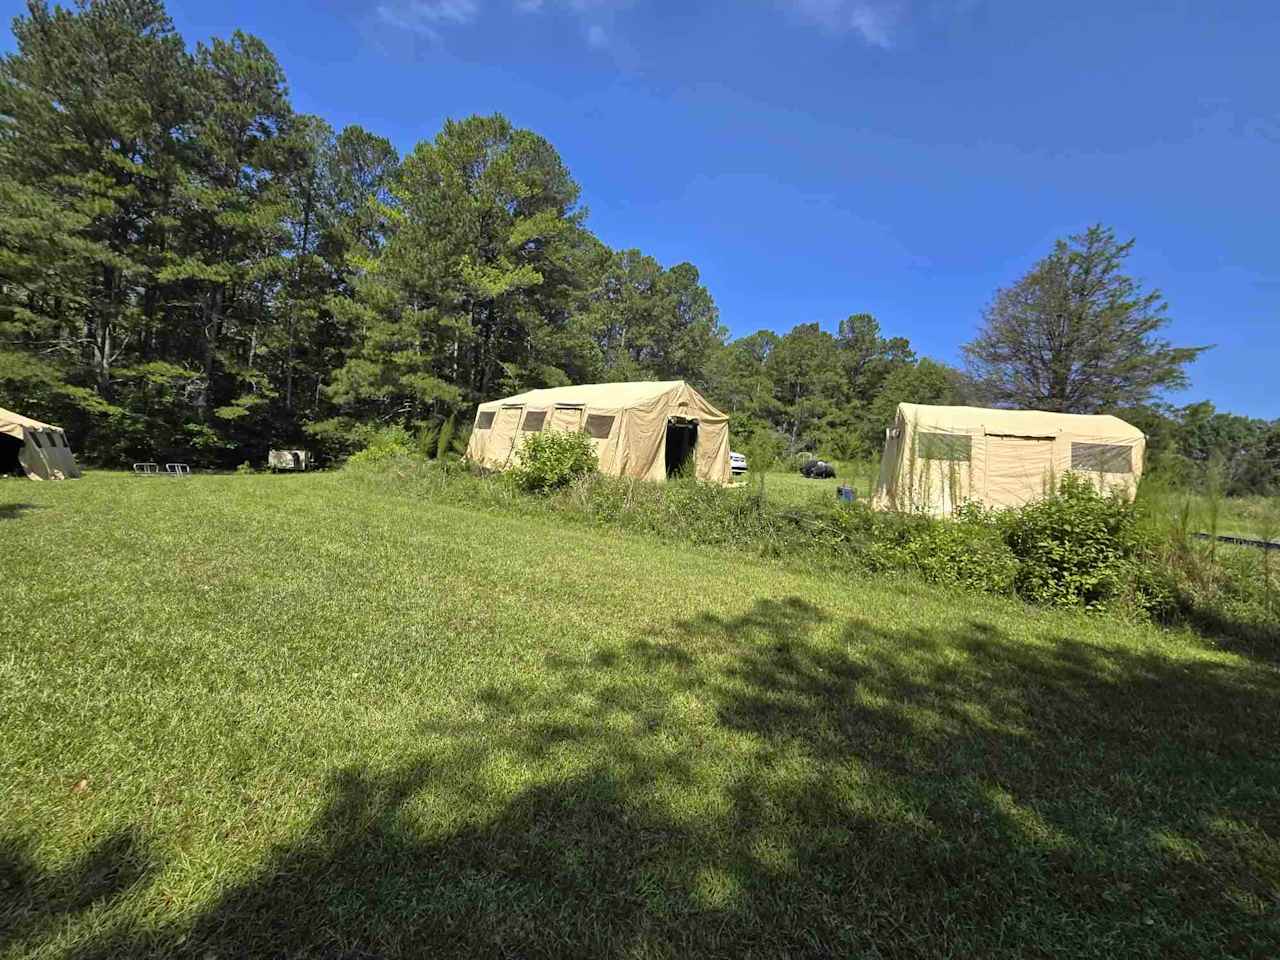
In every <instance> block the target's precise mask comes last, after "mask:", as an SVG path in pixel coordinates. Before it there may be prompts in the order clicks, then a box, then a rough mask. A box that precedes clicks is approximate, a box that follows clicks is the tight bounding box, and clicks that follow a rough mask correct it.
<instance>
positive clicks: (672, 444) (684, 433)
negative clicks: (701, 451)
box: [666, 417, 698, 477]
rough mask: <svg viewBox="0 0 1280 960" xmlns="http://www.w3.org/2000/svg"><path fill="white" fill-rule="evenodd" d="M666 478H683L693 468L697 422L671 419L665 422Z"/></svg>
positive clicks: (696, 445) (680, 418)
mask: <svg viewBox="0 0 1280 960" xmlns="http://www.w3.org/2000/svg"><path fill="white" fill-rule="evenodd" d="M666 446H667V476H668V477H676V476H683V475H684V474H686V473H688V472H689V471H690V469H691V468H692V466H693V451H694V450H696V449H697V447H698V421H697V420H686V419H684V418H683V417H671V418H670V419H669V420H668V421H667V444H666Z"/></svg>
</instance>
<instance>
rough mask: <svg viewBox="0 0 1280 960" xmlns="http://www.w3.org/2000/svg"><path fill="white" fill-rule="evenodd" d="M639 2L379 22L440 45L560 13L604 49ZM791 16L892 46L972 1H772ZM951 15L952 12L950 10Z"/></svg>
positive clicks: (557, 3)
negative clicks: (913, 26) (455, 34)
mask: <svg viewBox="0 0 1280 960" xmlns="http://www.w3.org/2000/svg"><path fill="white" fill-rule="evenodd" d="M642 2H643V0H380V2H379V4H378V6H377V7H376V8H375V9H376V11H377V17H378V20H379V21H380V22H381V23H383V24H384V25H386V26H391V27H397V28H400V29H403V30H409V31H413V32H415V33H418V34H422V35H424V36H426V37H429V38H430V39H432V40H435V41H439V40H440V39H441V34H442V33H443V32H444V31H445V30H446V29H448V28H457V27H462V26H465V25H467V24H470V23H472V22H474V21H475V20H476V19H477V18H479V17H480V15H481V14H482V13H489V12H490V11H492V12H496V13H502V12H506V13H507V14H508V15H509V14H511V13H515V14H518V15H521V16H551V15H555V14H558V15H560V16H567V17H570V18H573V19H576V20H577V21H578V23H579V27H580V29H581V31H582V37H583V39H584V41H585V42H586V44H587V46H589V47H591V48H592V49H596V50H603V49H605V48H607V47H610V46H611V45H612V42H613V40H614V38H615V36H616V35H617V34H618V14H619V13H620V12H622V11H623V10H625V9H626V8H629V7H634V6H638V5H640V4H641V3H642ZM774 2H775V3H776V4H778V6H779V7H781V8H783V9H784V10H789V11H790V12H791V13H792V15H793V16H796V17H799V18H800V19H802V20H804V21H807V22H810V23H813V24H816V25H818V26H819V27H822V28H823V29H826V30H831V31H833V32H838V33H848V34H852V35H854V36H857V37H860V38H861V39H862V40H863V41H864V42H866V43H868V44H871V45H872V46H876V47H883V48H889V47H892V46H893V45H894V43H895V41H896V40H897V39H898V36H899V34H900V33H901V32H902V31H903V29H904V28H906V27H907V25H908V21H909V20H912V21H914V20H916V19H919V17H920V16H926V17H928V16H930V15H937V14H938V13H939V9H940V8H947V9H950V8H953V7H966V6H971V5H972V4H973V3H974V2H976V0H774ZM952 12H954V11H952Z"/></svg>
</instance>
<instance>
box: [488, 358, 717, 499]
mask: <svg viewBox="0 0 1280 960" xmlns="http://www.w3.org/2000/svg"><path fill="white" fill-rule="evenodd" d="M529 414H533V415H534V416H533V418H532V419H530V420H526V418H527V417H528V415H529ZM539 414H541V415H542V416H541V417H539V416H538V415H539ZM539 420H540V421H541V425H540V426H537V423H538V421H539ZM673 420H675V421H677V422H692V423H696V424H697V428H698V435H697V444H696V446H695V447H694V450H693V455H692V456H693V464H694V476H696V477H697V478H698V479H699V480H708V481H712V482H715V483H728V482H729V476H730V475H729V418H728V417H727V416H726V415H725V414H723V413H721V412H720V411H719V410H717V409H716V408H715V407H713V406H712V405H711V404H710V403H708V402H707V400H706V398H704V397H703V396H702V394H700V393H698V391H697V390H695V389H693V387H691V386H689V385H688V384H687V383H685V382H684V381H683V380H665V381H647V382H640V383H588V384H582V385H580V386H575V387H554V388H551V389H546V390H530V391H528V392H527V393H521V394H517V395H516V396H514V397H505V398H503V399H501V400H491V401H489V402H487V403H482V404H480V405H479V407H478V408H477V410H476V420H475V423H474V425H473V426H472V430H471V441H470V442H469V443H468V444H467V459H469V460H471V461H472V462H474V463H479V464H482V465H483V466H486V467H489V468H490V469H494V470H505V469H506V468H508V467H511V466H514V465H515V464H517V463H518V462H519V457H520V444H521V442H522V440H523V439H524V437H525V435H526V434H527V433H529V432H533V431H534V429H535V427H536V429H541V430H565V431H572V430H585V431H586V432H587V433H588V434H590V435H591V436H592V443H593V445H594V446H595V448H596V453H597V454H598V455H599V457H600V472H601V473H607V474H612V475H614V476H623V477H638V478H640V479H644V480H665V479H666V476H667V467H666V455H667V425H668V424H669V423H670V422H671V421H673Z"/></svg>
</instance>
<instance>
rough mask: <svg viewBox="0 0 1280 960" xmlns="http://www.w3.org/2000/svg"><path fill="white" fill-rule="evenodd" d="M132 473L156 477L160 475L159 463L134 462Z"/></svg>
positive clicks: (136, 475)
mask: <svg viewBox="0 0 1280 960" xmlns="http://www.w3.org/2000/svg"><path fill="white" fill-rule="evenodd" d="M133 475H134V476H135V477H158V476H160V464H158V463H152V462H151V461H147V462H145V463H135V464H134V465H133Z"/></svg>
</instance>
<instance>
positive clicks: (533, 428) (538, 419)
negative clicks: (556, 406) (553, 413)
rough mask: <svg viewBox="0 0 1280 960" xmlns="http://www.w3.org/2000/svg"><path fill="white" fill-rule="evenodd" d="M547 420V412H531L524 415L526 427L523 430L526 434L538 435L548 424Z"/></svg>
mask: <svg viewBox="0 0 1280 960" xmlns="http://www.w3.org/2000/svg"><path fill="white" fill-rule="evenodd" d="M546 420H547V411H545V410H530V411H529V412H528V413H526V414H525V415H524V427H522V428H521V429H523V430H524V432H525V433H537V432H538V431H539V430H541V429H542V425H543V424H544V423H546Z"/></svg>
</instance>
